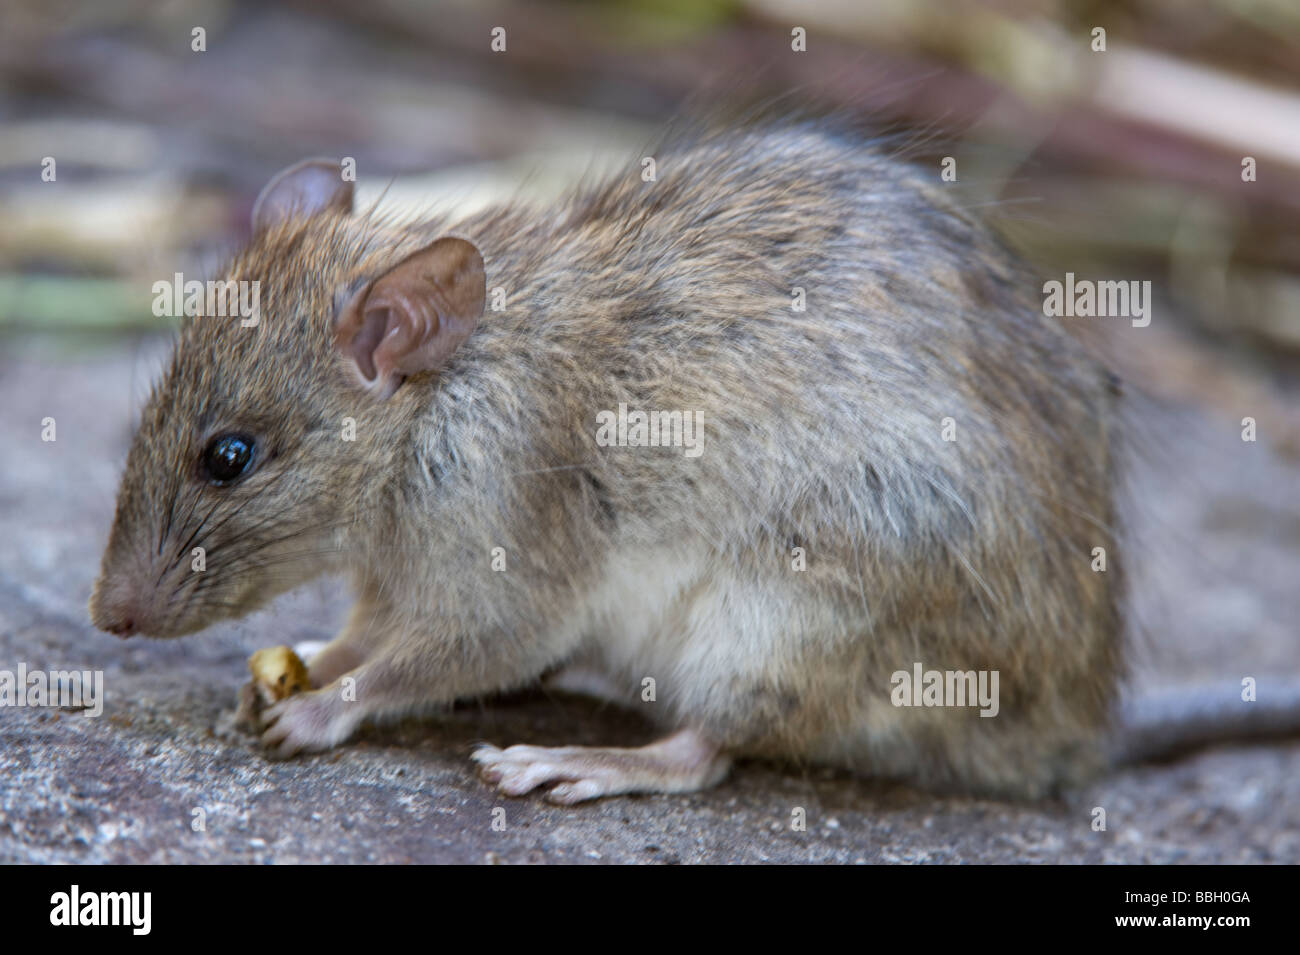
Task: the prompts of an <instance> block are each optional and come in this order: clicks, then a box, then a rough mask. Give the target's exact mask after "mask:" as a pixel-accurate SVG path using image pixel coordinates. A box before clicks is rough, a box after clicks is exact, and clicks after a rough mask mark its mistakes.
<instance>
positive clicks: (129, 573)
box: [89, 549, 168, 638]
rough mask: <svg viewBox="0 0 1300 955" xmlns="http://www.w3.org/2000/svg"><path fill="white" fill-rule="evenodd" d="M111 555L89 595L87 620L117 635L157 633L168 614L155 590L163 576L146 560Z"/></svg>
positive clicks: (152, 563)
mask: <svg viewBox="0 0 1300 955" xmlns="http://www.w3.org/2000/svg"><path fill="white" fill-rule="evenodd" d="M109 553H110V554H114V555H115V556H114V558H113V560H112V561H111V562H110V561H106V564H111V566H105V567H103V568H102V569H101V570H100V573H99V579H98V580H96V581H95V589H94V592H93V593H92V594H91V595H90V607H89V609H90V619H91V622H93V623H94V624H95V626H96V627H98V628H99V629H100V630H103V631H106V632H107V633H111V634H114V635H115V636H119V637H123V638H126V637H129V636H131V635H133V634H137V633H145V634H151V635H157V636H161V635H162V633H161V631H162V630H165V629H166V626H165V625H166V623H167V620H166V619H165V618H166V617H167V616H168V612H167V609H168V608H167V607H166V606H165V604H166V601H165V600H163V599H162V597H161V595H160V592H159V586H158V585H159V583H161V581H162V578H163V576H164V575H162V574H159V573H158V571H159V566H155V563H156V562H155V561H151V560H148V559H136V560H131V559H122V558H121V557H118V556H116V554H115V551H114V550H113V549H110V550H109Z"/></svg>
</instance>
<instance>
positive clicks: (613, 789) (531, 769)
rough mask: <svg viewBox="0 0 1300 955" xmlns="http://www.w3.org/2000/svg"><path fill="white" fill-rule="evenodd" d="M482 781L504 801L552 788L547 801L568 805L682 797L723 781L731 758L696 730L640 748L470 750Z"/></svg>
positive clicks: (681, 731) (570, 747) (576, 747)
mask: <svg viewBox="0 0 1300 955" xmlns="http://www.w3.org/2000/svg"><path fill="white" fill-rule="evenodd" d="M473 759H474V761H475V762H476V763H478V764H479V772H480V773H481V775H482V776H483V778H484V779H485V780H486V781H487V782H489V783H493V784H495V785H496V786H497V788H498V789H500V790H501V791H502V792H503V793H505V794H506V795H508V796H521V795H523V794H524V793H526V792H530V791H532V790H533V789H536V788H537V787H538V786H547V785H549V786H550V789H549V790H548V791H547V793H546V798H547V799H548V800H550V801H551V802H555V803H560V804H562V805H566V806H570V805H573V804H574V803H578V802H582V801H583V800H586V799H595V798H597V797H599V796H613V795H617V794H618V793H680V792H691V791H693V790H696V789H707V788H708V787H710V786H713V785H716V784H717V783H719V782H721V781H722V778H723V777H724V776H726V775H727V769H728V768H729V767H730V766H731V760H730V758H729V757H727V756H724V755H723V754H722V753H721V752H720V751H719V750H718V747H717V746H715V745H714V744H712V743H710V742H709V741H708V740H706V739H705V738H704V737H703V736H701V735H700V734H699V733H697V732H695V731H694V730H680V731H679V732H676V733H674V734H673V735H672V736H669V737H666V738H664V739H661V740H659V741H658V742H655V743H651V744H650V745H649V746H642V747H640V748H638V749H615V748H613V747H610V748H603V747H596V746H555V747H549V746H511V747H510V748H509V749H498V748H497V747H495V746H489V745H487V744H484V745H482V746H480V747H479V748H478V749H477V750H475V751H474V756H473Z"/></svg>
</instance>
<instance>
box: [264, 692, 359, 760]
mask: <svg viewBox="0 0 1300 955" xmlns="http://www.w3.org/2000/svg"><path fill="white" fill-rule="evenodd" d="M360 716H361V714H360V712H359V711H358V710H357V709H356V704H355V703H349V702H346V701H344V700H343V699H342V698H340V697H339V696H338V694H337V691H335V690H312V691H311V692H310V693H299V694H297V695H296V696H291V697H289V698H288V699H287V700H281V701H280V702H279V703H276V704H275V705H274V706H270V707H268V708H267V709H265V710H263V711H262V725H263V726H264V727H265V728H264V730H263V732H262V746H263V747H264V748H265V749H266V750H267V753H268V755H270V756H273V757H278V758H280V759H287V758H288V757H290V756H293V755H294V754H296V753H301V752H319V751H320V750H323V749H329V748H330V747H332V746H337V745H338V744H339V743H342V742H343V741H344V740H346V739H347V738H348V737H349V736H351V735H352V733H353V731H354V730H355V729H356V726H357V723H358V722H360Z"/></svg>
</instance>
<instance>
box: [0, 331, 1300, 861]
mask: <svg viewBox="0 0 1300 955" xmlns="http://www.w3.org/2000/svg"><path fill="white" fill-rule="evenodd" d="M5 348H6V351H5V353H4V356H3V357H2V358H0V441H2V442H3V444H2V445H0V447H3V448H5V449H6V461H5V463H4V465H3V480H2V481H0V540H3V541H4V542H5V543H4V544H3V545H0V669H4V668H7V669H15V668H16V667H17V665H18V663H19V662H20V661H22V662H25V663H26V664H27V666H28V667H29V668H42V669H60V668H64V667H78V668H102V669H103V670H104V671H105V684H106V697H107V703H106V706H105V710H104V713H103V715H102V716H101V717H100V718H97V719H88V718H86V717H85V716H84V715H82V714H80V713H73V712H64V711H59V710H53V709H17V708H13V709H0V862H259V863H260V862H309V861H310V862H318V861H328V862H408V861H412V862H434V861H438V862H469V863H480V862H501V863H520V862H666V863H667V862H683V863H687V862H763V861H768V862H837V863H853V862H868V863H877V862H1089V863H1095V862H1211V861H1214V862H1297V861H1300V743H1296V742H1292V743H1289V744H1279V745H1267V746H1252V747H1241V748H1220V749H1217V750H1213V751H1208V752H1203V753H1200V754H1199V755H1196V756H1193V757H1191V758H1188V759H1185V760H1182V761H1179V762H1177V763H1173V764H1170V765H1166V766H1160V767H1155V766H1148V767H1142V768H1138V769H1133V770H1127V771H1123V772H1119V773H1116V774H1114V775H1112V776H1109V777H1108V778H1106V779H1104V780H1101V781H1099V782H1098V783H1096V784H1094V785H1093V786H1092V787H1090V788H1089V789H1087V790H1085V791H1082V792H1079V793H1076V794H1074V795H1072V796H1071V797H1069V798H1068V799H1067V800H1064V801H1061V802H1055V803H1049V804H1038V805H1028V806H1025V805H1012V804H1005V803H999V802H992V801H980V800H972V799H962V798H937V797H934V796H930V795H926V794H923V793H918V792H915V791H912V790H910V789H907V788H905V787H902V786H898V785H893V784H888V783H879V782H864V781H860V780H853V779H850V778H846V777H842V776H837V775H833V774H820V773H819V774H814V775H807V774H803V773H800V772H798V771H785V770H782V769H780V768H777V767H769V766H762V765H753V764H747V765H742V766H740V767H739V768H738V769H737V770H736V771H735V772H734V774H733V775H732V777H731V778H730V779H729V780H727V781H726V782H725V783H723V784H722V785H721V786H719V787H718V788H716V789H714V790H712V791H710V792H705V793H697V794H693V795H687V796H653V797H636V798H617V799H609V800H605V801H602V802H598V803H596V804H592V805H588V806H583V807H580V808H576V809H558V808H552V807H550V806H548V805H547V804H545V803H544V802H542V801H541V800H539V799H537V798H533V797H527V798H522V799H506V798H503V797H501V796H498V795H496V794H494V793H493V792H491V791H490V790H488V789H487V788H486V787H485V786H484V785H482V784H481V783H480V782H479V781H478V780H477V779H476V778H475V777H474V775H473V774H472V772H471V769H470V763H469V761H468V759H467V755H468V751H469V746H470V744H471V743H472V742H473V741H475V740H479V739H486V740H490V741H492V742H495V743H498V744H510V743H516V742H537V743H555V744H573V743H593V744H594V743H636V742H640V741H643V740H645V739H647V734H648V730H647V728H646V726H644V725H643V724H642V723H641V722H640V721H639V720H638V719H637V718H636V717H635V715H631V714H623V713H620V712H617V711H614V710H611V709H608V708H602V707H601V706H600V705H598V704H595V703H589V702H586V701H583V700H578V699H574V698H560V697H553V698H551V697H546V696H543V695H536V696H531V697H524V698H517V699H512V700H499V701H488V702H485V703H483V704H481V705H474V706H466V707H462V708H461V709H459V710H457V711H456V712H455V713H453V714H451V715H449V716H447V717H445V718H442V719H439V720H437V721H430V722H424V723H420V722H412V723H407V724H403V725H401V726H398V727H395V728H391V729H385V730H382V731H371V732H368V733H367V734H366V735H364V736H363V738H362V739H361V740H360V741H358V742H356V743H354V744H353V745H350V746H347V747H346V748H344V749H341V750H338V751H336V752H333V753H329V754H325V755H319V756H311V757H306V758H301V759H297V760H294V761H291V762H287V763H271V762H268V761H267V760H265V759H264V758H263V757H262V756H261V754H260V753H259V752H258V751H257V749H256V748H255V747H254V745H253V743H252V741H251V740H250V739H248V738H244V737H241V736H239V735H237V734H233V733H230V732H228V731H227V730H225V729H224V728H223V727H224V720H225V718H226V714H227V713H228V711H230V710H231V709H232V707H233V704H234V700H235V695H236V692H237V690H238V687H239V686H240V684H241V683H242V682H243V680H244V679H245V675H246V671H245V659H246V657H247V654H248V652H249V651H250V650H251V649H253V648H256V647H258V646H265V645H271V644H277V643H295V642H297V641H299V640H303V639H322V638H326V637H328V636H329V635H330V630H331V627H332V626H333V625H334V624H335V623H336V622H337V620H338V617H339V614H340V612H341V610H342V607H343V605H342V603H341V602H340V599H339V597H338V596H337V594H336V593H335V591H336V590H337V588H333V589H331V588H330V587H329V586H320V587H313V588H309V589H308V590H306V591H304V592H302V593H299V594H296V595H292V596H291V597H289V598H285V599H284V600H282V601H280V602H279V603H277V604H276V605H275V606H274V607H272V608H270V609H269V610H267V611H264V612H262V613H261V614H258V615H257V616H255V617H253V618H249V619H248V620H245V621H243V622H241V623H238V624H231V625H226V626H222V627H219V628H215V629H214V630H212V631H210V632H207V633H204V634H200V635H197V636H194V637H189V638H186V639H184V640H180V641H173V642H167V643H163V642H155V641H142V640H139V639H136V640H132V641H127V642H123V641H119V640H117V639H115V638H113V637H110V636H108V635H106V634H102V633H98V632H96V631H94V630H93V629H92V628H91V626H90V624H89V622H88V621H87V618H86V612H85V604H86V600H87V597H88V595H89V592H90V585H91V581H92V579H93V576H94V574H95V571H96V569H97V566H98V562H99V556H100V549H101V547H102V545H103V542H104V538H105V536H106V534H107V530H108V525H109V521H110V519H111V515H112V504H113V497H114V492H115V487H116V481H117V477H118V469H119V468H120V466H121V463H122V460H123V457H124V454H125V449H126V446H127V442H128V438H129V434H130V428H131V427H132V421H131V417H132V408H133V402H134V401H135V400H138V392H139V391H140V390H141V388H142V387H143V386H144V384H145V383H146V382H147V381H148V380H149V378H150V377H151V376H152V375H153V373H154V372H155V371H156V368H157V363H158V358H157V355H158V343H157V342H143V343H139V344H137V345H132V346H124V345H122V344H121V343H118V344H116V345H113V346H105V347H103V348H100V349H94V348H92V349H88V350H69V349H68V348H67V346H66V345H65V346H60V350H58V351H54V350H52V346H41V345H39V344H37V343H30V342H22V341H19V342H15V341H9V342H7V343H6V345H5ZM133 389H134V397H133ZM1163 415H1164V416H1163V417H1161V418H1160V419H1159V420H1158V421H1156V423H1155V426H1154V432H1153V433H1157V434H1160V435H1163V436H1164V438H1163V440H1161V441H1159V442H1157V443H1159V444H1160V445H1161V447H1160V448H1158V449H1157V452H1156V453H1154V454H1153V455H1152V456H1151V460H1150V461H1148V462H1147V463H1145V464H1144V465H1143V466H1142V470H1141V471H1140V472H1139V474H1138V482H1139V484H1140V485H1141V486H1143V487H1145V488H1146V489H1147V491H1148V492H1150V493H1149V494H1148V495H1147V497H1148V498H1149V503H1148V504H1147V505H1146V506H1145V507H1144V508H1143V509H1142V510H1141V513H1140V516H1139V517H1137V518H1135V520H1137V521H1138V522H1139V524H1140V525H1141V527H1142V529H1143V530H1144V531H1145V533H1146V537H1147V538H1148V540H1149V543H1150V551H1149V555H1148V556H1147V557H1146V558H1145V559H1144V560H1143V561H1142V562H1141V566H1139V567H1136V568H1135V569H1134V570H1135V574H1136V575H1137V576H1138V581H1139V584H1140V587H1139V591H1140V598H1139V599H1140V607H1139V611H1140V613H1139V617H1140V618H1141V619H1142V620H1144V621H1145V622H1146V623H1147V625H1148V627H1149V628H1150V629H1151V630H1152V631H1153V632H1152V633H1151V634H1150V635H1149V637H1148V642H1147V644H1146V645H1145V649H1143V650H1140V651H1139V653H1138V686H1139V688H1140V689H1141V688H1145V687H1150V686H1152V685H1155V684H1177V683H1179V682H1184V681H1189V680H1197V679H1202V678H1212V679H1219V680H1224V679H1226V680H1230V681H1232V682H1237V681H1238V680H1239V679H1240V676H1241V675H1257V676H1260V675H1262V674H1268V673H1278V674H1290V675H1291V676H1292V677H1297V676H1300V664H1298V663H1297V656H1298V655H1297V653H1296V624H1295V621H1296V620H1297V619H1300V612H1298V603H1300V601H1298V597H1297V593H1296V588H1295V583H1296V582H1297V580H1300V517H1298V516H1297V513H1296V510H1295V507H1296V502H1297V500H1300V494H1297V487H1298V486H1300V485H1298V483H1297V475H1296V472H1295V470H1294V469H1293V468H1291V467H1289V466H1284V465H1283V464H1280V463H1278V462H1277V461H1276V460H1273V459H1272V458H1271V457H1270V456H1269V452H1268V449H1267V446H1266V445H1265V444H1256V445H1244V444H1243V443H1242V442H1241V441H1240V440H1239V438H1238V434H1237V430H1236V427H1235V426H1234V425H1233V424H1232V422H1231V421H1228V420H1226V419H1225V420H1218V419H1210V418H1201V417H1198V416H1194V415H1192V414H1191V413H1190V412H1164V413H1163ZM46 416H52V417H54V418H55V419H56V421H57V428H58V431H57V441H55V442H53V443H42V442H41V441H40V440H39V434H40V422H41V419H42V418H44V417H46ZM1094 806H1101V807H1104V808H1105V809H1106V810H1107V817H1108V818H1107V821H1108V828H1107V831H1105V832H1094V831H1092V830H1091V828H1090V825H1089V823H1090V820H1091V815H1090V812H1091V809H1092V807H1094ZM495 807H504V809H505V821H506V826H505V829H504V830H503V831H497V830H494V829H493V828H492V820H493V809H494V808H495ZM796 807H802V808H803V809H804V810H805V811H806V813H807V831H806V832H795V831H792V829H791V826H790V821H791V814H792V811H793V810H794V809H795V808H796ZM196 809H202V810H203V813H204V819H205V828H204V830H203V831H201V832H200V831H195V830H194V829H193V828H192V825H191V820H192V819H194V818H195V813H194V810H196Z"/></svg>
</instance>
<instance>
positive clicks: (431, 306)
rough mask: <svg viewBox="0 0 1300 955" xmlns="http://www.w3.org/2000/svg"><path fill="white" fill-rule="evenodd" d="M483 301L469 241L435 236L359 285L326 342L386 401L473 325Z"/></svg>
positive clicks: (482, 281) (483, 281)
mask: <svg viewBox="0 0 1300 955" xmlns="http://www.w3.org/2000/svg"><path fill="white" fill-rule="evenodd" d="M486 300H487V276H486V274H485V273H484V271H483V256H482V255H480V254H479V251H478V249H476V248H475V247H474V244H473V243H472V242H468V241H466V240H465V239H458V238H455V237H451V236H449V237H446V238H442V239H439V240H438V241H437V242H434V243H433V244H432V245H429V246H425V247H424V248H423V249H421V250H420V251H419V252H416V253H415V254H414V255H411V256H409V257H407V258H405V259H403V260H402V261H401V262H399V263H398V264H397V265H395V266H393V267H392V268H391V269H389V270H388V271H387V272H385V273H384V274H383V275H381V276H380V277H379V278H377V279H375V280H374V281H373V282H371V283H369V284H368V285H366V287H365V288H363V289H362V290H361V291H360V292H358V293H357V294H356V295H354V296H353V297H352V300H351V301H350V302H348V303H347V305H346V306H344V308H343V310H342V311H341V312H340V313H339V315H338V318H337V319H336V321H335V323H334V347H335V348H336V349H337V350H338V351H339V352H340V353H341V354H343V355H344V356H345V357H347V358H348V359H350V360H351V362H352V364H354V365H355V366H356V369H357V371H358V372H360V374H361V377H362V378H363V379H365V382H366V384H367V386H368V387H369V388H370V389H371V391H373V392H374V393H375V394H376V395H377V396H378V397H380V398H387V397H389V396H390V395H392V393H393V392H394V391H396V390H397V388H398V386H399V385H401V383H402V379H403V378H404V377H406V376H407V375H413V374H415V373H416V372H420V371H433V370H435V369H437V368H440V367H442V366H443V365H444V364H445V363H446V361H447V359H448V358H450V357H451V356H452V353H454V352H455V351H456V349H457V348H459V347H460V346H461V345H462V344H464V342H465V339H467V338H469V336H470V332H472V331H474V326H475V325H477V324H478V320H479V317H480V316H482V314H483V306H484V303H485V302H486Z"/></svg>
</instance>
